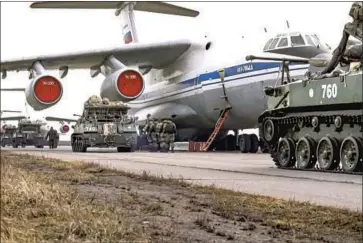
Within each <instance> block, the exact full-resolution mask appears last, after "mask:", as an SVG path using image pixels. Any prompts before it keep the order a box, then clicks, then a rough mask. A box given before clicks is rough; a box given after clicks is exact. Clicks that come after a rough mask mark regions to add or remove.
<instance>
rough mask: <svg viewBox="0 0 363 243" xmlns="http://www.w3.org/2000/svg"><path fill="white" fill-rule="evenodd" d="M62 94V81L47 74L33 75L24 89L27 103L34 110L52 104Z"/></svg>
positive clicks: (56, 101)
mask: <svg viewBox="0 0 363 243" xmlns="http://www.w3.org/2000/svg"><path fill="white" fill-rule="evenodd" d="M62 95H63V86H62V83H61V82H60V81H59V80H58V79H56V78H55V77H53V76H51V75H48V74H43V75H39V76H37V77H35V78H34V79H33V80H32V81H31V82H30V85H29V86H28V88H27V89H26V90H25V97H26V101H27V103H28V104H29V105H30V106H31V107H32V108H33V109H34V110H36V111H40V110H44V109H46V108H49V107H51V106H54V105H55V104H57V103H58V102H59V100H60V99H61V98H62Z"/></svg>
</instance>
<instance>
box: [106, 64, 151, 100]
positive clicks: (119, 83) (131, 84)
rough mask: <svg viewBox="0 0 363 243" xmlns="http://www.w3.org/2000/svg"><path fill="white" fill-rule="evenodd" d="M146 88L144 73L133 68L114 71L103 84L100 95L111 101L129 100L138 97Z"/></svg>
mask: <svg viewBox="0 0 363 243" xmlns="http://www.w3.org/2000/svg"><path fill="white" fill-rule="evenodd" d="M144 89H145V80H144V77H143V75H142V74H141V73H140V72H139V71H137V70H135V69H131V68H124V69H121V70H118V71H116V72H113V73H112V74H111V75H109V76H108V77H107V78H106V79H105V80H104V81H103V83H102V85H101V92H100V95H101V97H102V98H108V99H109V100H111V101H122V102H128V101H132V100H135V99H137V98H138V97H139V96H140V95H141V94H142V93H143V92H144Z"/></svg>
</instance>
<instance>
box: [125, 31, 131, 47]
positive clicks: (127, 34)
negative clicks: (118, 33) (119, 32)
mask: <svg viewBox="0 0 363 243" xmlns="http://www.w3.org/2000/svg"><path fill="white" fill-rule="evenodd" d="M130 42H132V35H131V31H128V32H127V33H126V34H124V43H125V44H128V43H130Z"/></svg>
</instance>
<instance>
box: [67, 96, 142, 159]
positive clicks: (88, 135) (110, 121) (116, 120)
mask: <svg viewBox="0 0 363 243" xmlns="http://www.w3.org/2000/svg"><path fill="white" fill-rule="evenodd" d="M129 109H130V108H129V107H128V106H127V105H125V104H123V103H122V102H110V101H109V100H108V99H103V100H102V99H101V98H100V97H98V96H96V95H93V96H91V97H90V98H89V99H88V100H87V101H86V102H85V103H84V109H83V114H82V115H81V116H79V119H78V121H77V123H76V124H75V125H73V126H72V128H73V129H74V132H73V134H72V135H71V145H72V151H73V152H86V151H87V148H89V147H98V148H112V147H116V148H117V151H118V152H134V151H135V149H136V143H137V131H136V126H135V122H136V119H135V118H134V117H132V116H129V115H128V114H127V113H128V110H129Z"/></svg>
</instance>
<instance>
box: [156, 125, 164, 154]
mask: <svg viewBox="0 0 363 243" xmlns="http://www.w3.org/2000/svg"><path fill="white" fill-rule="evenodd" d="M163 125H164V123H163V121H162V119H157V122H156V128H155V132H156V140H157V142H156V143H157V150H159V149H160V144H161V143H162V142H163V140H164V139H163V136H162V130H163Z"/></svg>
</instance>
